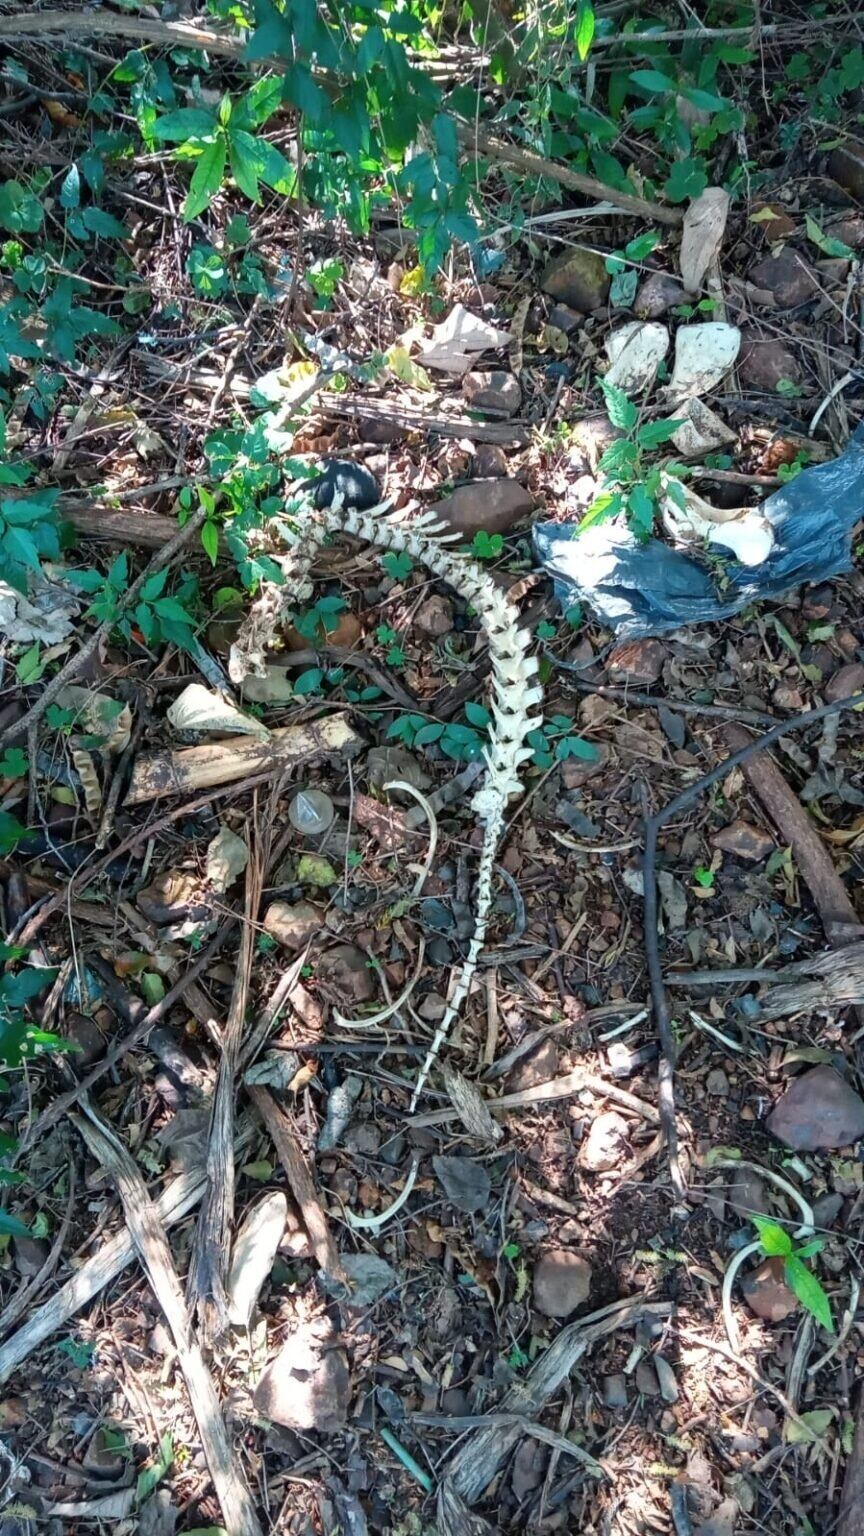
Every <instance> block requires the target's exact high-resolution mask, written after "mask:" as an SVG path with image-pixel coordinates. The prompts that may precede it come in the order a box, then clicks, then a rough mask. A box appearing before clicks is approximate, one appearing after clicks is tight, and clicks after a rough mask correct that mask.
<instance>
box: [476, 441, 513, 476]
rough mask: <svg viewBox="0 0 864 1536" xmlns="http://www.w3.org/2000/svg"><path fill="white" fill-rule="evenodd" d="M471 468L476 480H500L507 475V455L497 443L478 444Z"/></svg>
mask: <svg viewBox="0 0 864 1536" xmlns="http://www.w3.org/2000/svg"><path fill="white" fill-rule="evenodd" d="M473 468H474V473H475V475H476V476H477V479H478V480H502V479H503V478H504V476H505V475H506V473H507V455H506V453H505V452H504V449H503V448H499V447H498V444H497V443H478V444H477V447H476V448H475V450H474V464H473Z"/></svg>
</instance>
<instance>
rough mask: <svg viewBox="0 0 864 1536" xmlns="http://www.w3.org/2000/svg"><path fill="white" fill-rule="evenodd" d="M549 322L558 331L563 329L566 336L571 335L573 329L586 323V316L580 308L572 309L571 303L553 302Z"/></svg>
mask: <svg viewBox="0 0 864 1536" xmlns="http://www.w3.org/2000/svg"><path fill="white" fill-rule="evenodd" d="M548 323H549V325H551V326H554V328H555V330H556V331H563V332H564V335H565V336H569V335H570V333H571V331H575V330H578V328H579V326H580V325H584V323H585V316H584V315H583V314H580V312H579V310H578V309H571V308H570V306H569V304H553V306H552V309H551V311H550V314H549V321H548Z"/></svg>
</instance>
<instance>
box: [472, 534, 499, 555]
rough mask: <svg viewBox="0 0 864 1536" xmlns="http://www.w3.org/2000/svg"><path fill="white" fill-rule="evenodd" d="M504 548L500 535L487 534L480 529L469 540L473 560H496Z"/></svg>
mask: <svg viewBox="0 0 864 1536" xmlns="http://www.w3.org/2000/svg"><path fill="white" fill-rule="evenodd" d="M503 548H504V539H503V537H502V535H501V534H500V533H487V532H486V530H485V528H480V529H478V531H477V532H476V533H475V535H474V537H473V539H472V540H471V553H472V555H473V556H474V559H475V560H497V559H498V556H499V555H500V553H501V551H502V549H503Z"/></svg>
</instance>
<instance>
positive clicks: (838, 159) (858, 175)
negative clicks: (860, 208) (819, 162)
mask: <svg viewBox="0 0 864 1536" xmlns="http://www.w3.org/2000/svg"><path fill="white" fill-rule="evenodd" d="M827 171H828V175H829V176H830V177H831V179H832V180H833V181H836V183H837V185H838V187H842V188H843V190H844V192H849V193H851V195H852V197H854V198H857V200H858V202H859V203H864V144H862V142H861V140H860V139H846V140H845V142H844V143H843V144H839V145H838V146H837V148H836V149H832V151H831V153H830V155H829V156H828V165H827Z"/></svg>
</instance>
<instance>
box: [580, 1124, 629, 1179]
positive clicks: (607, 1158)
mask: <svg viewBox="0 0 864 1536" xmlns="http://www.w3.org/2000/svg"><path fill="white" fill-rule="evenodd" d="M627 1151H628V1144H627V1121H626V1120H625V1119H624V1117H623V1115H619V1114H616V1112H615V1110H609V1111H608V1112H607V1113H605V1114H602V1115H597V1116H595V1118H594V1120H592V1122H591V1129H590V1130H589V1132H588V1135H587V1136H586V1138H585V1140H584V1141H583V1143H582V1146H581V1147H580V1148H579V1165H580V1167H582V1168H585V1169H586V1170H587V1171H588V1172H589V1173H608V1172H609V1170H610V1169H612V1168H617V1166H618V1164H619V1162H620V1161H621V1159H622V1157H624V1156H626V1154H627Z"/></svg>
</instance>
